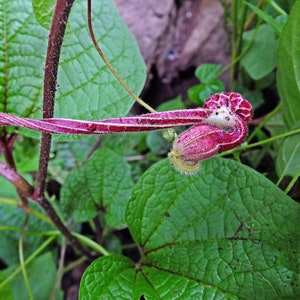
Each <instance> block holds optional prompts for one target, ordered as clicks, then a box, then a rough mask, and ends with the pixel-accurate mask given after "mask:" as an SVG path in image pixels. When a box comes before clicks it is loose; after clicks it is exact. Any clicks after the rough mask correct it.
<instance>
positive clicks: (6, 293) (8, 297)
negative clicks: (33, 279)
mask: <svg viewBox="0 0 300 300" xmlns="http://www.w3.org/2000/svg"><path fill="white" fill-rule="evenodd" d="M5 279H6V276H5V274H4V273H3V272H2V271H0V284H1V282H3V281H4V280H5ZM0 299H5V300H13V299H14V298H13V293H12V289H11V286H10V285H9V284H6V285H4V286H2V287H1V288H0Z"/></svg>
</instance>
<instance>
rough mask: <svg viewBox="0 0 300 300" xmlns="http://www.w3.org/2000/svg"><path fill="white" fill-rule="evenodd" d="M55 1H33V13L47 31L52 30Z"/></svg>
mask: <svg viewBox="0 0 300 300" xmlns="http://www.w3.org/2000/svg"><path fill="white" fill-rule="evenodd" d="M55 3H56V1H55V0H32V7H33V12H34V16H35V18H36V20H37V21H38V22H39V24H40V25H42V26H43V27H44V28H46V29H48V30H49V29H50V26H51V21H52V17H53V12H54V9H55Z"/></svg>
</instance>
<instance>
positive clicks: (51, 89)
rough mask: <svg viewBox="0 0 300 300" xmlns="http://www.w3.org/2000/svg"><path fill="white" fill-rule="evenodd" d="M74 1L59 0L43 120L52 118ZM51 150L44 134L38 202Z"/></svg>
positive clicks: (47, 65) (50, 45)
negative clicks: (61, 59) (64, 40)
mask: <svg viewBox="0 0 300 300" xmlns="http://www.w3.org/2000/svg"><path fill="white" fill-rule="evenodd" d="M73 2H74V0H57V2H56V7H55V11H54V15H53V19H52V24H51V29H50V35H49V40H48V48H47V54H46V63H45V75H44V96H43V118H52V117H53V113H54V100H55V91H56V84H57V71H58V63H59V57H60V51H61V45H62V42H63V38H64V34H65V29H66V25H67V21H68V17H69V14H70V11H71V7H72V4H73ZM50 150H51V135H50V134H48V133H43V134H42V138H41V148H40V159H39V168H38V173H37V179H36V186H35V192H34V198H35V199H36V200H38V199H39V198H40V197H41V196H42V194H43V192H44V189H45V184H46V176H47V169H48V162H49V155H50Z"/></svg>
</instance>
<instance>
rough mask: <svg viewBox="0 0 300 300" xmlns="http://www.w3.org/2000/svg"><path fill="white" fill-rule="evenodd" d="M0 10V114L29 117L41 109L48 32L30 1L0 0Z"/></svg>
mask: <svg viewBox="0 0 300 300" xmlns="http://www.w3.org/2000/svg"><path fill="white" fill-rule="evenodd" d="M0 6H1V9H0V39H1V46H0V66H1V67H0V111H1V112H9V113H12V114H16V115H19V116H28V115H29V114H30V113H31V112H32V111H33V110H35V109H40V107H41V91H42V83H43V67H44V59H45V49H46V43H45V41H46V37H47V31H46V30H45V29H44V28H42V27H41V26H40V25H39V24H38V23H37V21H36V20H35V18H34V16H33V12H32V6H31V1H30V0H15V1H5V0H1V1H0Z"/></svg>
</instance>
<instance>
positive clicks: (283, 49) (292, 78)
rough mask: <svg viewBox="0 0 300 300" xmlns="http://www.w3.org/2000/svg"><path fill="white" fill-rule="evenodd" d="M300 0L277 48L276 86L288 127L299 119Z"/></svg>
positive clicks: (291, 14)
mask: <svg viewBox="0 0 300 300" xmlns="http://www.w3.org/2000/svg"><path fill="white" fill-rule="evenodd" d="M299 14H300V1H299V0H298V1H296V2H295V5H294V7H293V8H292V10H291V13H290V16H289V18H288V21H287V23H286V25H285V26H284V28H283V31H282V34H281V37H280V40H279V50H278V71H277V88H278V92H279V95H280V98H281V101H282V103H283V106H284V107H283V112H284V120H285V122H286V124H287V126H288V127H289V128H292V127H293V125H294V124H295V123H296V122H297V121H299V120H300V19H299Z"/></svg>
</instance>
